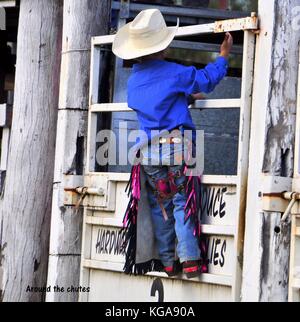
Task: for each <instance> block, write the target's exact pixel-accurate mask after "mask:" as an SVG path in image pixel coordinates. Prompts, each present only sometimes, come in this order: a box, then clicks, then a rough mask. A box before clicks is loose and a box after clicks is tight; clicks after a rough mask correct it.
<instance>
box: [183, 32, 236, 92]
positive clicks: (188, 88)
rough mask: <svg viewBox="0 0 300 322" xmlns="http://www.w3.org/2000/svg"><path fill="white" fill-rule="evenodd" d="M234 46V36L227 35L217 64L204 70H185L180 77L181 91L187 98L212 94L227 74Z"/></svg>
mask: <svg viewBox="0 0 300 322" xmlns="http://www.w3.org/2000/svg"><path fill="white" fill-rule="evenodd" d="M232 44H233V39H232V36H231V35H230V33H226V36H225V39H224V41H223V43H222V45H221V50H220V56H219V57H218V58H217V59H216V60H215V62H213V63H210V64H208V65H207V66H206V67H205V68H204V69H198V70H197V69H196V68H195V67H186V68H184V70H183V71H182V72H181V73H180V76H179V77H180V79H179V87H180V89H179V90H180V91H182V92H184V93H186V95H187V96H188V95H191V94H195V93H200V92H204V93H209V92H212V91H213V90H214V88H215V87H216V86H217V85H218V84H219V82H220V81H221V80H222V79H223V78H224V77H225V75H226V73H227V69H228V60H227V59H228V56H229V53H230V51H231V48H232Z"/></svg>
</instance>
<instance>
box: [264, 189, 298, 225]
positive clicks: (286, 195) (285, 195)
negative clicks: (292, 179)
mask: <svg viewBox="0 0 300 322" xmlns="http://www.w3.org/2000/svg"><path fill="white" fill-rule="evenodd" d="M263 197H269V198H272V197H273V198H282V199H285V200H290V202H289V204H288V206H287V208H286V209H285V211H284V213H283V215H282V218H281V222H282V223H283V222H285V221H286V220H287V218H288V216H289V215H290V214H291V210H292V208H293V206H294V204H295V203H296V201H298V200H300V193H299V192H294V191H293V192H290V191H283V192H270V193H264V194H263Z"/></svg>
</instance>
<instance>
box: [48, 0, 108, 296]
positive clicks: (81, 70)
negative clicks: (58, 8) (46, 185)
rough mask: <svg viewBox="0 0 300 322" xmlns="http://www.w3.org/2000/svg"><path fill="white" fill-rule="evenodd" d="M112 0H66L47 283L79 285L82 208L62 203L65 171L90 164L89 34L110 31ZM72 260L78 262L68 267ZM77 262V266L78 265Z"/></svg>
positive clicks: (72, 172)
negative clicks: (87, 155)
mask: <svg viewBox="0 0 300 322" xmlns="http://www.w3.org/2000/svg"><path fill="white" fill-rule="evenodd" d="M110 8H111V4H110V0H106V1H104V0H102V1H98V0H86V1H77V0H65V1H64V18H63V20H64V25H63V45H62V48H63V50H62V65H61V79H60V94H59V112H58V125H57V139H56V140H57V145H56V152H55V171H54V190H53V203H52V219H51V238H50V259H49V261H50V263H52V262H55V261H58V262H59V263H60V264H59V265H49V270H48V285H59V284H72V285H73V286H77V287H78V286H79V270H80V260H79V259H78V258H80V252H81V249H80V248H81V234H82V217H83V216H82V210H81V209H80V211H78V212H77V211H76V210H75V209H74V208H70V207H65V206H64V205H63V197H64V186H63V176H64V175H82V174H84V172H85V166H86V151H87V137H86V136H87V126H88V125H87V113H88V112H87V110H88V104H89V77H90V75H89V70H90V56H91V52H90V49H91V37H93V36H97V35H103V34H107V33H108V28H109V22H110ZM70 262H74V263H76V265H78V267H73V268H72V270H71V271H70ZM74 265H75V264H74ZM77 295H78V294H73V295H70V294H68V293H61V294H60V293H54V292H52V293H50V294H47V297H46V301H76V300H77V298H78V297H77Z"/></svg>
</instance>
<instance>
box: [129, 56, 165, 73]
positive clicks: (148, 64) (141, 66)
mask: <svg viewBox="0 0 300 322" xmlns="http://www.w3.org/2000/svg"><path fill="white" fill-rule="evenodd" d="M164 62H165V61H164V60H162V59H151V60H146V61H144V62H142V63H137V64H134V65H133V72H138V71H140V70H143V69H145V68H148V67H153V66H156V65H160V64H163V63H164Z"/></svg>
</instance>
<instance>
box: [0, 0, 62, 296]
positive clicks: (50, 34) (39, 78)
mask: <svg viewBox="0 0 300 322" xmlns="http://www.w3.org/2000/svg"><path fill="white" fill-rule="evenodd" d="M61 31H62V1H60V0H44V1H39V0H22V1H21V7H20V20H19V33H18V48H17V51H18V56H17V66H16V83H15V99H14V116H13V123H12V130H11V141H10V152H9V158H8V168H7V176H6V184H5V191H4V196H3V200H1V205H0V209H1V217H2V221H3V222H2V227H1V232H2V238H1V245H0V246H1V248H0V265H1V266H2V268H3V281H2V285H3V294H2V295H3V300H4V301H41V300H42V299H43V298H44V296H45V293H43V292H33V291H31V290H29V291H28V289H27V287H28V286H29V287H43V286H45V285H46V281H47V268H48V267H47V266H48V265H47V264H48V256H47V254H48V248H49V233H50V215H51V198H52V182H53V168H54V152H55V135H56V123H57V107H58V89H59V86H58V84H59V70H60V57H61V56H60V51H61ZM0 288H1V287H0Z"/></svg>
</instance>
